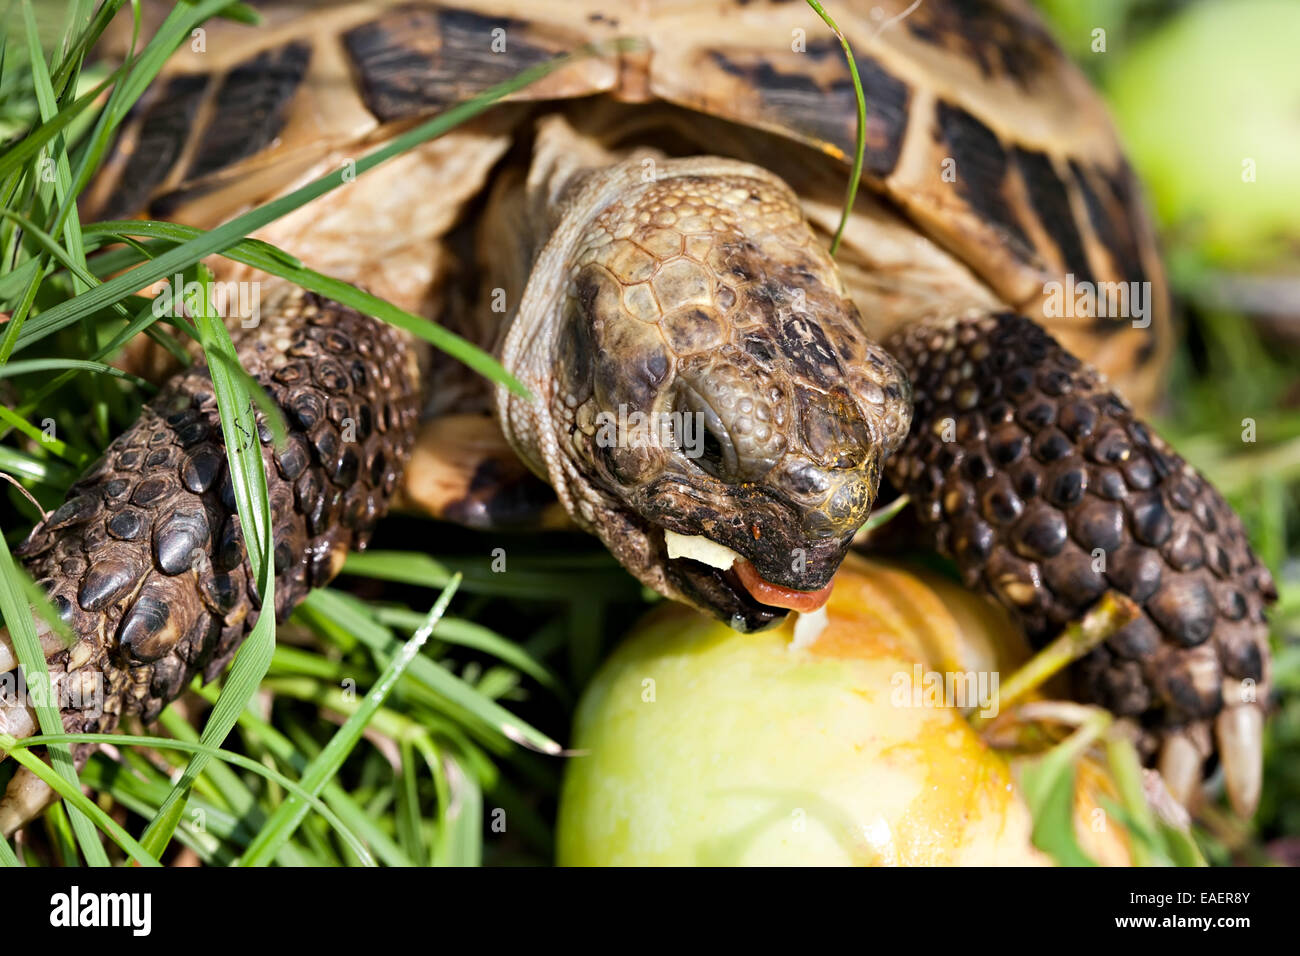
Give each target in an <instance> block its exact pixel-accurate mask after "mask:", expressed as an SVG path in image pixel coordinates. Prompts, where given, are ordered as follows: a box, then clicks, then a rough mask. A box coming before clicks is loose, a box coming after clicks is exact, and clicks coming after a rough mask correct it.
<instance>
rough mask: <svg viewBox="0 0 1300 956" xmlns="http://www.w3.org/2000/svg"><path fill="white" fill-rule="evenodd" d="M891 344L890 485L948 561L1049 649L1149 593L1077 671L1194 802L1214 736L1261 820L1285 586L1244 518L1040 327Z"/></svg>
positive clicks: (1004, 323) (919, 333)
mask: <svg viewBox="0 0 1300 956" xmlns="http://www.w3.org/2000/svg"><path fill="white" fill-rule="evenodd" d="M888 347H889V349H890V351H891V352H892V353H893V355H894V356H895V357H896V358H897V359H898V360H899V361H900V362H901V363H902V364H903V366H904V367H905V368H906V369H907V372H908V375H909V376H910V378H911V381H912V387H913V390H914V409H915V410H914V417H913V424H912V431H911V433H910V435H909V437H908V439H907V441H906V443H905V444H904V446H903V447H902V448H901V449H900V450H899V452H898V453H897V454H896V455H895V456H894V457H893V458H892V459H890V461H889V462H888V464H887V468H888V474H889V477H890V480H891V481H892V482H893V483H894V485H895V486H896V487H898V488H899V489H900V490H902V491H905V492H906V493H907V494H908V495H910V496H911V498H912V500H913V502H914V503H915V505H916V508H917V511H918V512H919V514H920V518H921V521H922V522H923V523H924V524H925V525H926V527H927V528H928V529H929V530H930V532H931V534H932V536H933V539H934V543H935V545H936V547H937V548H938V550H940V551H941V552H943V553H944V554H946V555H948V556H950V557H952V558H953V559H954V560H955V561H956V563H957V566H958V568H959V569H960V571H961V573H962V575H963V577H964V578H965V580H966V583H967V585H968V586H970V587H975V588H980V589H983V590H985V591H987V592H988V593H989V594H991V595H992V596H993V597H995V598H996V599H997V600H998V601H999V602H1000V603H1002V604H1003V605H1005V606H1006V607H1007V608H1008V609H1010V610H1011V611H1012V613H1013V614H1014V615H1015V616H1016V617H1017V618H1018V619H1019V620H1020V622H1021V623H1022V624H1023V625H1024V627H1025V629H1026V631H1027V632H1028V635H1029V636H1030V638H1031V639H1032V640H1035V641H1037V642H1042V641H1045V640H1047V639H1050V638H1051V637H1052V636H1054V635H1055V634H1056V633H1057V632H1059V631H1060V629H1061V628H1063V627H1064V626H1065V625H1067V624H1068V623H1070V622H1071V621H1073V620H1077V619H1078V618H1080V617H1081V616H1082V615H1083V614H1084V613H1085V612H1086V611H1087V610H1088V609H1089V607H1090V606H1091V605H1092V604H1093V603H1094V602H1095V601H1096V600H1097V599H1098V598H1099V597H1101V595H1102V594H1103V593H1104V592H1105V591H1106V590H1108V589H1111V588H1114V589H1117V590H1119V591H1122V592H1123V593H1124V594H1127V595H1128V596H1129V597H1131V598H1133V599H1134V600H1135V601H1136V602H1137V603H1138V604H1139V605H1140V606H1141V607H1142V610H1143V614H1142V616H1141V617H1139V618H1138V619H1137V620H1135V621H1134V622H1132V623H1131V624H1129V625H1128V626H1127V627H1125V628H1124V629H1123V630H1121V631H1120V632H1119V633H1117V634H1115V635H1114V636H1113V637H1111V638H1110V639H1109V640H1108V641H1106V642H1105V644H1103V645H1102V646H1100V647H1098V648H1097V649H1095V650H1094V651H1092V652H1091V654H1089V655H1088V656H1087V657H1085V658H1084V659H1083V660H1082V661H1080V662H1079V663H1078V664H1077V665H1076V668H1075V675H1076V678H1077V684H1078V685H1079V690H1080V693H1081V695H1082V696H1083V697H1084V698H1085V699H1087V700H1089V701H1092V702H1095V703H1098V704H1101V705H1103V706H1105V707H1107V708H1108V709H1110V710H1112V711H1114V712H1115V713H1117V714H1120V715H1123V716H1128V717H1132V718H1135V719H1136V720H1138V721H1139V722H1140V724H1141V725H1142V726H1143V727H1144V728H1145V729H1146V730H1147V731H1148V733H1146V734H1144V735H1143V736H1144V738H1145V741H1144V742H1145V743H1146V745H1147V746H1146V749H1147V752H1148V756H1152V757H1154V756H1156V753H1155V751H1156V750H1157V748H1159V753H1158V761H1159V766H1160V769H1161V771H1162V773H1163V774H1164V776H1165V779H1166V781H1167V783H1168V784H1169V786H1170V788H1171V790H1173V792H1174V793H1175V795H1176V796H1178V797H1179V798H1180V799H1181V800H1182V801H1183V802H1184V803H1187V802H1189V800H1190V799H1191V798H1192V797H1193V796H1194V793H1195V790H1196V787H1198V786H1199V784H1200V781H1201V771H1202V765H1203V763H1204V761H1205V760H1206V758H1208V757H1209V756H1210V754H1211V752H1212V751H1213V750H1214V749H1215V748H1214V742H1215V741H1217V744H1218V748H1217V749H1218V756H1219V759H1220V760H1221V761H1222V763H1223V765H1224V769H1225V776H1226V779H1227V785H1228V792H1229V794H1230V797H1231V799H1232V804H1233V806H1234V808H1235V809H1236V810H1237V812H1238V813H1239V814H1241V815H1242V816H1249V815H1250V814H1251V813H1253V811H1254V808H1255V805H1256V803H1257V801H1258V798H1259V790H1260V776H1261V768H1260V760H1261V750H1262V741H1261V736H1262V709H1261V708H1262V707H1263V706H1264V704H1265V702H1266V700H1267V695H1268V685H1269V648H1268V627H1267V624H1266V622H1265V617H1264V608H1265V607H1266V606H1267V605H1268V604H1269V603H1270V602H1272V601H1273V600H1275V599H1276V596H1277V592H1276V590H1275V589H1274V586H1273V580H1272V577H1271V576H1270V575H1269V572H1268V570H1267V569H1266V568H1264V567H1263V566H1262V565H1261V564H1260V562H1259V560H1258V559H1257V558H1256V557H1255V555H1254V553H1253V552H1252V551H1251V549H1250V546H1249V544H1248V543H1247V541H1246V536H1245V533H1244V532H1243V530H1242V526H1241V522H1240V520H1239V519H1238V517H1237V515H1236V514H1235V513H1234V512H1233V511H1232V509H1231V508H1230V507H1229V506H1228V504H1227V503H1226V502H1225V501H1224V500H1223V498H1222V497H1221V496H1220V495H1219V493H1218V492H1217V491H1216V490H1215V489H1214V488H1213V487H1212V486H1211V485H1210V484H1209V483H1208V482H1207V481H1206V480H1205V479H1204V478H1202V477H1201V476H1200V475H1199V474H1197V473H1196V471H1195V470H1194V469H1193V468H1192V467H1191V466H1190V465H1188V464H1187V463H1186V462H1185V461H1183V459H1182V458H1180V457H1179V456H1178V455H1177V454H1176V453H1175V452H1174V451H1173V450H1171V449H1170V448H1169V446H1168V445H1166V444H1165V442H1164V441H1163V440H1161V438H1160V437H1159V436H1157V435H1155V434H1154V433H1153V432H1152V431H1151V430H1150V429H1149V428H1148V427H1147V426H1146V425H1145V424H1143V423H1142V422H1141V421H1139V420H1138V419H1137V418H1135V417H1134V415H1133V413H1132V412H1131V410H1130V409H1129V407H1128V405H1127V404H1126V403H1125V402H1124V401H1123V400H1122V399H1121V398H1120V397H1119V396H1117V395H1116V394H1115V393H1114V392H1113V391H1112V390H1111V389H1110V388H1109V387H1108V386H1107V385H1106V384H1105V382H1104V380H1102V379H1101V377H1100V376H1099V375H1098V374H1097V373H1096V372H1095V371H1093V370H1092V369H1091V368H1089V367H1088V366H1086V365H1085V364H1083V363H1082V362H1080V361H1079V360H1078V359H1077V358H1075V357H1074V356H1073V355H1071V354H1069V353H1068V352H1066V351H1065V350H1064V349H1063V348H1061V347H1060V345H1058V344H1057V343H1056V341H1055V340H1054V339H1053V338H1052V337H1051V336H1049V335H1048V334H1047V333H1046V332H1044V331H1043V330H1042V329H1041V328H1039V327H1038V326H1037V325H1036V324H1034V323H1033V322H1032V321H1030V320H1029V319H1026V318H1024V317H1021V316H1018V315H1012V314H997V315H986V314H978V315H974V316H968V317H965V318H961V319H954V320H948V321H944V322H936V323H932V324H920V325H916V326H912V327H909V328H905V329H902V330H900V331H899V332H898V333H896V334H895V336H894V337H893V339H892V340H891V341H890V342H889V343H888ZM1212 738H1213V739H1212Z"/></svg>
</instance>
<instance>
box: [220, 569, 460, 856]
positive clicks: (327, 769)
mask: <svg viewBox="0 0 1300 956" xmlns="http://www.w3.org/2000/svg"><path fill="white" fill-rule="evenodd" d="M459 584H460V579H459V578H454V579H452V581H451V583H450V584H449V585H447V588H446V589H445V590H444V591H443V592H442V595H441V596H440V597H439V598H438V601H437V603H435V604H434V606H433V608H432V609H431V610H430V611H429V615H428V617H427V618H426V619H425V622H424V625H423V626H422V627H421V628H420V629H419V630H418V631H416V632H415V634H414V635H413V636H412V637H411V639H410V640H409V641H407V642H406V643H405V644H404V645H402V649H401V651H400V652H399V653H398V654H397V655H395V656H394V657H393V659H392V660H391V661H390V662H389V664H388V666H387V667H386V668H385V669H384V673H383V674H382V675H381V676H380V678H379V680H377V681H376V682H375V686H374V687H372V688H371V689H370V692H369V693H368V694H366V696H365V699H364V700H363V701H362V703H361V706H360V707H358V708H357V710H356V711H355V712H354V713H353V714H352V716H350V717H349V718H348V719H347V720H346V721H345V722H344V724H343V726H342V727H340V728H339V730H338V732H337V733H335V734H334V736H333V737H331V738H330V742H329V743H328V744H327V745H326V746H325V749H324V750H322V751H321V753H320V755H319V756H318V757H317V758H316V759H315V760H313V761H312V762H311V764H310V765H309V766H308V767H307V770H306V771H305V772H304V773H303V775H302V783H303V786H304V787H305V788H306V790H307V791H308V792H309V793H311V794H313V795H315V794H317V793H319V792H320V789H321V787H323V786H324V785H325V783H326V781H328V780H330V779H332V778H333V777H334V775H335V774H337V773H338V770H339V767H340V766H342V764H343V761H344V759H345V758H346V757H347V755H348V754H349V753H351V752H352V748H353V747H354V746H356V743H357V741H358V740H360V739H361V734H362V732H364V731H365V729H366V724H368V723H369V722H370V718H371V717H372V716H373V715H374V713H375V711H377V710H378V709H379V708H380V707H381V706H382V705H383V703H384V701H385V700H387V698H388V695H389V693H390V692H391V691H392V689H393V687H394V686H395V685H396V684H397V680H398V678H399V677H401V676H402V674H403V672H405V670H406V668H407V667H408V666H410V664H411V662H412V661H414V660H415V659H416V657H417V656H418V655H419V653H420V648H422V647H423V646H424V644H425V642H426V641H428V639H429V635H430V634H432V633H433V628H434V625H435V624H437V623H438V620H439V619H440V618H441V617H442V615H443V613H444V612H445V611H446V610H447V605H449V604H450V603H451V599H452V596H453V595H455V593H456V587H457V586H458V585H459ZM306 813H307V804H306V803H305V802H304V801H302V800H300V799H298V798H297V797H296V796H294V797H290V798H289V799H288V800H286V801H285V802H284V803H282V804H281V805H280V807H279V809H278V810H276V813H275V816H274V817H272V819H271V820H270V822H269V823H267V825H266V826H264V827H263V828H262V829H261V831H260V832H259V833H258V835H257V838H256V839H255V840H254V841H253V843H252V845H251V846H250V847H249V848H248V851H247V852H246V853H245V854H244V856H243V859H242V860H241V863H242V864H243V865H244V866H261V865H264V864H266V863H268V862H270V861H271V860H272V859H274V857H275V853H276V850H278V849H279V847H280V846H282V845H283V844H284V842H285V841H286V840H288V839H289V837H290V836H292V835H293V831H294V830H296V829H297V828H298V824H299V823H301V822H302V818H303V817H304V816H305V815H306Z"/></svg>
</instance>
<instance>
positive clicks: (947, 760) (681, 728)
mask: <svg viewBox="0 0 1300 956" xmlns="http://www.w3.org/2000/svg"><path fill="white" fill-rule="evenodd" d="M828 613H829V624H828V626H827V627H826V629H825V630H824V631H823V632H822V633H821V635H820V636H819V637H817V638H816V639H815V640H814V641H812V642H811V643H809V644H808V645H807V646H804V647H796V646H794V645H793V626H792V624H791V623H789V622H787V623H786V624H785V625H784V626H783V627H781V628H780V629H776V630H773V631H768V632H763V633H759V634H739V633H736V632H734V631H732V630H731V629H729V628H728V627H726V626H725V625H723V624H719V623H717V622H714V621H712V620H709V619H706V618H704V617H703V616H701V615H699V614H697V613H695V612H693V611H690V610H688V609H686V608H682V607H679V606H670V605H665V606H661V607H660V608H657V609H656V610H655V611H654V612H652V613H651V614H650V615H649V616H648V617H647V618H646V619H645V620H644V621H643V622H642V623H641V624H640V625H638V626H637V627H636V628H635V629H634V631H633V633H632V634H631V635H630V636H629V637H628V638H627V639H626V640H625V641H624V642H623V644H622V645H621V646H620V647H619V648H618V649H617V650H616V651H615V652H614V653H613V654H612V655H611V657H610V658H609V659H608V660H607V661H606V663H605V665H604V667H603V668H602V669H601V671H600V673H599V674H598V675H597V676H596V678H595V679H594V680H593V681H592V683H591V685H590V686H589V687H588V688H587V691H586V694H585V696H584V698H583V700H582V702H581V705H580V706H579V709H578V712H577V716H576V723H575V734H574V741H573V746H574V747H575V748H576V749H577V750H579V751H580V752H581V754H582V755H580V756H575V757H573V758H572V759H571V761H570V763H569V765H568V767H567V770H566V776H565V781H564V786H563V790H562V793H561V801H560V811H559V822H558V837H557V861H558V862H559V863H560V864H561V865H870V864H884V865H890V864H894V865H958V864H960V865H989V864H997V865H1040V864H1043V863H1046V862H1048V860H1047V859H1046V857H1045V855H1044V854H1042V853H1041V852H1039V851H1038V850H1036V849H1035V848H1034V847H1033V846H1032V844H1031V842H1030V832H1031V828H1032V825H1031V820H1030V815H1029V812H1028V809H1027V807H1026V805H1025V803H1024V801H1023V799H1022V798H1021V796H1020V793H1019V791H1018V790H1017V788H1016V785H1015V782H1014V778H1013V775H1012V772H1011V770H1010V768H1009V767H1008V764H1007V762H1006V760H1004V759H1003V757H1002V756H1001V755H1000V754H999V753H997V752H995V751H993V750H991V749H989V748H988V747H987V746H986V745H985V743H984V742H983V741H982V740H981V739H980V737H979V736H978V735H977V734H976V733H975V732H974V731H973V730H972V729H971V728H970V726H969V725H968V723H967V721H966V720H965V719H964V717H963V716H962V713H961V712H960V711H958V710H956V709H954V708H946V707H934V706H899V705H898V704H897V703H896V702H895V687H896V685H897V684H898V682H899V681H900V680H901V679H902V678H900V677H899V676H898V675H900V674H903V675H908V676H911V675H912V674H913V672H914V667H915V666H916V665H918V664H919V665H921V666H922V667H923V668H924V669H926V670H937V671H948V670H961V671H970V670H975V671H979V670H996V671H999V672H1001V673H1002V674H1003V675H1004V676H1005V675H1006V674H1009V673H1010V671H1011V669H1013V668H1014V667H1015V666H1016V664H1017V663H1019V662H1021V661H1023V660H1024V659H1025V658H1026V656H1027V650H1026V648H1025V645H1024V642H1023V638H1021V637H1019V635H1018V632H1017V631H1016V629H1015V628H1014V627H1012V626H1011V624H1010V623H1009V622H1008V621H1007V619H1006V618H1005V617H1004V616H1003V615H1002V613H1001V612H1000V610H998V609H996V608H994V607H992V606H991V605H989V604H988V603H986V602H985V601H983V600H982V599H980V598H978V597H976V596H974V595H972V594H970V593H969V592H967V591H966V590H965V589H963V588H961V587H960V586H959V585H957V584H955V583H953V582H950V581H948V580H946V579H943V578H941V577H939V576H937V575H933V574H929V573H927V572H922V571H917V570H914V569H909V568H905V567H903V566H899V565H894V564H890V563H884V562H878V561H868V560H865V559H863V558H860V557H856V556H852V557H850V559H849V560H848V561H846V562H845V565H844V567H843V568H842V569H841V571H840V573H839V575H838V576H837V578H836V586H835V590H834V593H833V594H832V596H831V599H830V602H829V604H828Z"/></svg>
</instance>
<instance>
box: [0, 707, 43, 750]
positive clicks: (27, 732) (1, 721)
mask: <svg viewBox="0 0 1300 956" xmlns="http://www.w3.org/2000/svg"><path fill="white" fill-rule="evenodd" d="M0 733H4V734H8V735H9V736H10V737H30V736H31V735H32V734H34V733H36V714H35V713H33V711H32V709H31V708H30V707H28V706H26V705H25V704H19V703H15V702H6V703H3V704H0ZM4 755H5V753H4V751H3V750H0V757H3V756H4Z"/></svg>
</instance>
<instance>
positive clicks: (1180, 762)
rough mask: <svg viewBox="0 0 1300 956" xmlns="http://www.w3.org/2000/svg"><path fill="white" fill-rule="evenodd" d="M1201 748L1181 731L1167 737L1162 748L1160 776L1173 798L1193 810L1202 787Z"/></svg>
mask: <svg viewBox="0 0 1300 956" xmlns="http://www.w3.org/2000/svg"><path fill="white" fill-rule="evenodd" d="M1202 762H1203V760H1202V757H1201V753H1200V750H1199V749H1198V748H1197V746H1196V744H1194V743H1193V742H1192V740H1191V738H1190V737H1188V736H1187V735H1186V734H1184V733H1181V732H1176V733H1171V734H1169V736H1167V737H1166V738H1165V744H1164V747H1162V748H1161V750H1160V776H1162V777H1163V778H1164V780H1165V786H1166V787H1167V788H1168V789H1169V792H1170V794H1172V795H1173V798H1174V799H1175V800H1177V801H1178V802H1179V803H1181V804H1182V805H1183V807H1184V808H1186V809H1188V810H1191V809H1192V805H1193V803H1194V802H1195V800H1196V797H1197V796H1198V795H1199V793H1200V788H1201V763H1202Z"/></svg>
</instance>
